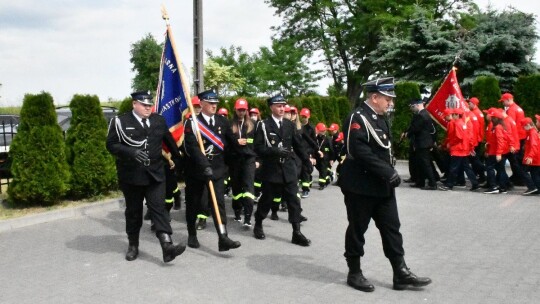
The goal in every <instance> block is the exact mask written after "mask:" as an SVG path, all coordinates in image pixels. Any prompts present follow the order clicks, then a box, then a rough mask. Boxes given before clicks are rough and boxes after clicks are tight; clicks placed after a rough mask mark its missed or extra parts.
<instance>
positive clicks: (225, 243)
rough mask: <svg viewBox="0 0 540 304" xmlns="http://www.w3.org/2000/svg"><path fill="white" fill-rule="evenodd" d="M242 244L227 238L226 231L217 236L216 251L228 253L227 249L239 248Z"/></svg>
mask: <svg viewBox="0 0 540 304" xmlns="http://www.w3.org/2000/svg"><path fill="white" fill-rule="evenodd" d="M241 245H242V244H240V242H238V241H233V240H231V239H230V238H229V236H227V230H225V233H224V234H220V235H219V242H218V249H219V251H229V249H235V248H238V247H240V246H241Z"/></svg>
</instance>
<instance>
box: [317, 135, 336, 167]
mask: <svg viewBox="0 0 540 304" xmlns="http://www.w3.org/2000/svg"><path fill="white" fill-rule="evenodd" d="M316 140H317V147H318V150H319V151H322V153H323V157H322V159H323V160H325V161H331V160H333V159H334V157H335V156H334V146H333V145H332V137H328V136H326V135H321V134H320V135H317V137H316ZM315 159H321V157H320V155H319V153H315Z"/></svg>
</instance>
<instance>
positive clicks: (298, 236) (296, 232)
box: [291, 223, 311, 247]
mask: <svg viewBox="0 0 540 304" xmlns="http://www.w3.org/2000/svg"><path fill="white" fill-rule="evenodd" d="M292 227H293V233H292V240H291V243H293V244H296V245H300V246H304V247H307V246H309V245H310V244H311V241H310V240H309V239H308V238H306V237H305V236H304V235H303V234H302V232H300V223H292Z"/></svg>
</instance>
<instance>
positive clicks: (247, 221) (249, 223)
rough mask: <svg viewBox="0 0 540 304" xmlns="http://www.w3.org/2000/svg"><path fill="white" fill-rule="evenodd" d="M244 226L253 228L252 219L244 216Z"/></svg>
mask: <svg viewBox="0 0 540 304" xmlns="http://www.w3.org/2000/svg"><path fill="white" fill-rule="evenodd" d="M242 226H244V228H247V229H249V228H251V221H250V220H249V219H248V218H244V224H243V225H242Z"/></svg>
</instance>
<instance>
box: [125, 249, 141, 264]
mask: <svg viewBox="0 0 540 304" xmlns="http://www.w3.org/2000/svg"><path fill="white" fill-rule="evenodd" d="M138 255H139V248H137V246H133V245H130V246H129V247H128V251H127V253H126V260H128V261H133V260H135V259H136V258H137V256H138Z"/></svg>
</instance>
